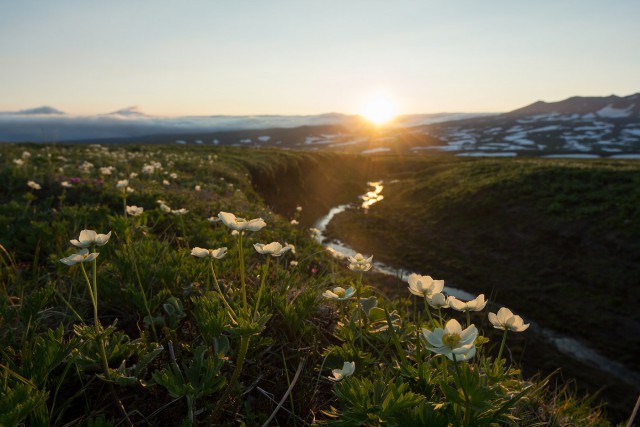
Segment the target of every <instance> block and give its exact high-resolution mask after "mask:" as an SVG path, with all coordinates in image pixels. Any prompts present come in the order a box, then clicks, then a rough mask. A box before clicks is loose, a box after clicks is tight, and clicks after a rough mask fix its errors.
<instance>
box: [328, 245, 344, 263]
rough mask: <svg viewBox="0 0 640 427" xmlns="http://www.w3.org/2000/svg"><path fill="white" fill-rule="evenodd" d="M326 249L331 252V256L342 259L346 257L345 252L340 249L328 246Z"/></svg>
mask: <svg viewBox="0 0 640 427" xmlns="http://www.w3.org/2000/svg"><path fill="white" fill-rule="evenodd" d="M325 250H326V251H327V252H329V254H331V256H332V257H334V258H335V259H340V260H342V259H344V254H343V253H342V252H340V251H337V250H335V249H333V248H332V247H329V246H327V247H326V248H325Z"/></svg>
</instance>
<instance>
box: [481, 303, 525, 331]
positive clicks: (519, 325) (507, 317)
mask: <svg viewBox="0 0 640 427" xmlns="http://www.w3.org/2000/svg"><path fill="white" fill-rule="evenodd" d="M489 321H490V322H491V324H492V325H493V327H494V328H496V329H503V330H505V331H514V332H522V331H524V330H526V329H527V328H528V327H529V325H530V324H529V323H527V324H525V323H524V321H523V320H522V317H520V316H518V315H514V314H513V313H512V312H511V310H509V309H508V308H506V307H502V308H501V309H500V310H498V314H497V315H496V314H494V313H489Z"/></svg>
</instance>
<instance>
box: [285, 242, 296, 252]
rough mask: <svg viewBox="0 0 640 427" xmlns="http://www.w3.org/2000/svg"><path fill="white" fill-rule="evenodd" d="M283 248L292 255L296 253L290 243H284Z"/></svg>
mask: <svg viewBox="0 0 640 427" xmlns="http://www.w3.org/2000/svg"><path fill="white" fill-rule="evenodd" d="M284 247H285V248H289V250H290V251H291V253H292V254H295V253H296V247H295V246H294V245H292V244H291V243H287V242H284Z"/></svg>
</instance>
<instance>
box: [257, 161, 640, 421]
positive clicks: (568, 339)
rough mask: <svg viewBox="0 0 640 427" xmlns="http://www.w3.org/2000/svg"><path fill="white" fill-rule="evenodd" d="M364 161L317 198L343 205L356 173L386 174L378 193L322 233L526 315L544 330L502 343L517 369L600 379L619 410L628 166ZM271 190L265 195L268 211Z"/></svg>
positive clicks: (631, 295)
mask: <svg viewBox="0 0 640 427" xmlns="http://www.w3.org/2000/svg"><path fill="white" fill-rule="evenodd" d="M365 169H366V171H367V172H368V173H364V174H360V177H362V178H363V180H362V181H360V182H361V184H360V185H361V187H360V188H361V189H360V191H359V192H357V193H354V191H353V190H354V189H355V188H357V185H351V188H350V190H351V192H350V197H351V199H349V198H348V197H344V196H345V193H346V192H345V191H344V188H341V187H339V186H332V184H329V183H328V184H327V186H326V187H327V188H335V189H338V190H339V191H340V192H341V193H340V194H342V196H343V197H342V198H341V199H340V200H339V201H337V203H335V204H334V205H329V206H327V205H326V204H325V212H324V215H327V213H328V212H330V211H331V210H332V207H333V208H339V206H336V205H346V206H353V203H354V202H355V201H356V200H357V196H358V195H359V194H363V193H364V192H365V191H366V189H367V188H366V185H365V184H366V181H367V180H372V179H378V178H384V179H386V182H387V183H388V186H389V187H388V188H385V192H384V199H383V201H381V202H380V203H376V204H374V205H373V206H371V207H370V208H369V209H368V210H367V211H366V212H367V213H366V214H365V213H363V211H362V209H361V208H360V207H349V208H346V207H345V206H342V207H340V208H339V209H337V211H336V210H334V211H333V215H334V216H333V217H332V219H331V221H328V224H327V231H326V236H327V237H329V238H330V239H339V240H340V241H343V242H347V243H348V246H350V247H352V248H354V249H355V250H357V251H360V252H365V253H368V254H374V256H375V258H374V259H375V260H377V261H382V262H384V263H385V264H388V265H391V266H393V267H394V270H395V269H402V270H404V271H416V272H419V273H422V274H431V275H433V276H434V277H438V278H443V279H445V282H446V283H447V284H451V283H454V284H455V285H456V286H455V287H457V288H460V289H462V290H465V291H467V292H469V293H471V294H478V293H485V294H486V295H487V296H488V297H489V299H491V300H497V301H500V302H502V303H503V304H504V305H507V306H508V307H509V308H512V309H513V310H514V311H516V312H518V313H522V314H523V315H524V316H525V317H529V318H533V319H535V320H536V322H537V323H539V324H540V325H543V326H544V327H545V328H546V329H548V330H550V331H555V332H550V333H538V334H528V336H527V337H526V339H525V338H524V337H522V339H521V341H517V342H514V343H513V344H512V348H513V350H514V352H513V354H514V355H515V356H516V357H520V356H517V355H519V354H522V358H521V362H522V365H523V366H524V373H525V375H532V374H534V373H536V372H538V371H541V372H543V373H548V372H551V371H553V370H555V369H556V368H557V367H561V368H562V378H564V379H568V378H577V379H578V386H579V387H580V390H582V391H587V392H589V393H593V392H596V391H598V390H599V389H600V388H602V387H605V389H604V390H603V391H602V395H603V396H604V398H605V400H606V401H607V402H608V403H609V408H610V409H609V411H610V412H611V413H612V414H613V415H614V417H615V416H616V415H615V414H617V415H618V416H619V417H621V418H620V419H622V417H624V416H628V412H629V410H630V409H629V407H630V406H631V407H632V406H633V401H634V400H635V398H636V397H637V394H638V387H637V377H636V376H635V375H630V376H628V375H624V370H625V369H626V370H627V371H628V370H631V372H636V371H637V369H634V366H637V365H636V364H635V362H634V360H635V356H634V355H635V348H636V347H637V346H638V344H639V343H638V342H637V340H634V339H632V338H630V337H634V336H637V333H636V332H637V330H638V328H639V325H640V323H639V320H640V319H638V314H637V313H636V312H635V311H634V310H633V309H632V307H631V306H630V305H629V304H628V303H627V301H637V300H638V299H637V297H636V296H635V295H636V294H637V289H635V288H632V287H630V285H629V283H631V280H632V278H633V277H634V275H635V273H634V271H635V270H637V268H638V265H637V262H636V261H635V260H636V258H637V257H638V248H637V245H636V243H634V241H635V240H634V238H633V236H635V235H637V234H638V230H639V229H640V227H638V224H639V221H638V213H637V210H634V209H635V208H633V206H634V203H635V202H636V201H637V200H636V199H640V196H639V195H638V192H637V190H636V189H635V187H634V185H635V184H634V183H636V182H638V181H640V179H639V177H640V174H639V168H638V166H637V165H635V164H633V163H629V162H602V161H598V162H585V161H564V160H562V161H560V160H528V161H523V160H518V161H513V160H504V159H500V160H496V159H490V160H460V159H432V160H429V159H427V160H425V159H407V158H403V159H386V158H381V159H378V160H372V161H370V164H369V165H368V166H367V168H365ZM322 170H323V173H324V174H326V175H329V176H331V179H332V180H334V181H339V179H340V177H341V174H345V173H346V172H345V171H344V170H343V169H334V168H331V167H330V165H325V167H324V168H322ZM308 173H309V174H313V171H311V170H309V171H308ZM363 175H364V176H363ZM289 183H290V182H289ZM385 185H387V184H385ZM601 187H602V188H601ZM289 188H290V187H289ZM387 190H389V191H387ZM296 192H297V191H291V193H296ZM329 199H330V198H329ZM274 200H276V199H268V198H267V201H268V202H269V203H270V204H271V205H273V206H274V207H275V208H276V210H278V209H277V207H278V206H277V203H274ZM326 200H328V199H325V203H326ZM304 203H308V204H309V205H311V206H312V205H313V200H309V199H308V200H306V201H305V202H303V207H304V209H305V210H307V207H308V205H307V204H304ZM613 207H615V209H614V208H613ZM338 211H342V212H341V213H338ZM280 212H283V211H281V210H280ZM320 217H321V216H318V217H316V218H315V219H317V218H320ZM325 219H326V217H325ZM307 221H308V219H307ZM307 223H308V224H309V225H313V224H314V222H313V221H308V222H307ZM635 277H637V276H635ZM380 283H381V286H383V287H384V289H385V292H386V293H388V294H390V295H393V294H398V295H401V296H404V295H406V290H405V288H404V287H403V286H401V287H400V288H398V285H397V280H396V279H395V278H392V279H390V280H381V281H380ZM612 325H617V326H616V328H612ZM634 331H636V332H634ZM486 332H487V333H490V332H491V331H490V330H487V331H486ZM534 335H535V336H534ZM519 340H520V338H519ZM556 344H560V346H561V347H563V348H564V350H565V351H564V352H562V351H560V350H558V348H557V345H556ZM576 344H578V345H582V346H584V345H586V348H588V349H595V350H596V353H595V354H598V355H601V356H603V357H606V358H607V359H609V360H613V361H615V362H616V363H618V364H619V365H614V366H616V367H614V368H613V371H616V372H618V374H615V373H613V372H612V370H611V369H609V370H607V369H606V368H605V369H601V367H599V366H594V364H595V365H598V364H599V363H600V362H598V359H597V358H595V360H594V358H593V357H591V360H589V357H587V358H586V359H585V357H582V358H581V357H574V356H577V353H580V354H582V355H585V354H586V355H587V356H588V355H593V353H590V352H589V351H578V352H575V348H576ZM578 348H581V347H578ZM519 350H524V351H522V352H520V351H519ZM571 352H574V353H576V354H572V356H571V357H570V356H568V355H567V353H571ZM620 367H622V370H620V369H619V368H620ZM620 373H622V374H620ZM621 376H622V378H620V377H621Z"/></svg>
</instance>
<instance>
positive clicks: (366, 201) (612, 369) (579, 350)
mask: <svg viewBox="0 0 640 427" xmlns="http://www.w3.org/2000/svg"><path fill="white" fill-rule="evenodd" d="M367 184H368V185H369V186H370V187H372V190H370V191H368V192H367V193H365V194H363V195H361V196H359V199H360V202H353V203H349V204H343V205H339V206H335V207H333V208H331V209H330V210H329V212H328V213H327V214H326V215H325V216H323V217H322V218H320V219H319V220H318V221H317V222H316V225H315V228H317V229H318V233H316V240H317V241H318V242H319V243H320V244H322V245H323V246H324V247H327V248H331V249H333V250H335V251H337V252H340V253H342V254H344V255H345V256H354V255H355V254H356V251H355V250H354V249H352V248H351V247H349V246H348V245H347V244H345V243H343V242H341V241H340V240H329V239H328V238H327V237H326V235H325V233H326V230H327V225H329V223H330V222H331V220H332V219H333V218H334V217H335V216H336V215H338V214H339V213H341V212H344V211H346V210H347V209H354V208H357V207H358V206H360V207H361V208H362V209H363V210H365V211H366V210H367V209H369V207H371V205H373V204H375V203H377V202H379V201H381V200H383V199H384V196H382V191H383V189H384V185H383V181H376V182H368V183H367ZM373 268H374V269H375V270H376V271H378V272H380V273H383V274H387V275H390V276H393V277H400V276H401V277H402V280H403V281H405V282H406V281H407V279H408V277H409V275H410V274H411V273H412V272H408V271H405V270H400V269H397V268H394V267H393V266H390V265H387V264H383V263H381V262H378V261H374V263H373ZM444 292H446V293H447V294H448V295H453V296H455V297H456V298H460V299H462V300H470V299H473V298H475V297H476V295H474V294H472V293H470V292H467V291H464V290H462V289H458V288H455V287H451V286H445V288H444ZM492 302H493V303H494V304H496V305H498V306H500V304H499V303H496V302H495V301H492ZM526 321H527V322H529V323H531V326H530V330H531V331H533V332H534V333H536V334H538V335H540V336H541V337H542V338H544V340H545V341H547V342H549V343H550V344H551V345H553V346H554V347H556V348H557V349H558V350H559V351H560V352H561V353H562V354H564V355H566V356H568V357H571V358H572V359H575V360H578V361H580V362H585V363H588V364H589V365H592V366H594V367H595V368H596V369H599V370H600V371H602V372H605V373H607V374H609V375H611V376H614V377H616V378H617V379H619V380H621V381H624V382H627V383H629V384H631V385H633V386H635V387H636V388H640V373H637V372H634V371H631V370H629V369H627V367H625V366H624V365H623V364H621V363H619V362H617V361H615V360H611V359H609V358H608V357H605V356H603V355H601V354H600V353H598V352H597V351H596V350H594V349H593V348H590V347H589V346H587V345H585V344H583V343H582V342H580V341H578V340H576V339H574V338H571V337H568V336H565V335H563V334H560V333H559V332H556V331H553V330H551V329H548V328H545V327H543V326H540V324H538V323H537V322H535V321H534V320H532V319H526Z"/></svg>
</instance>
